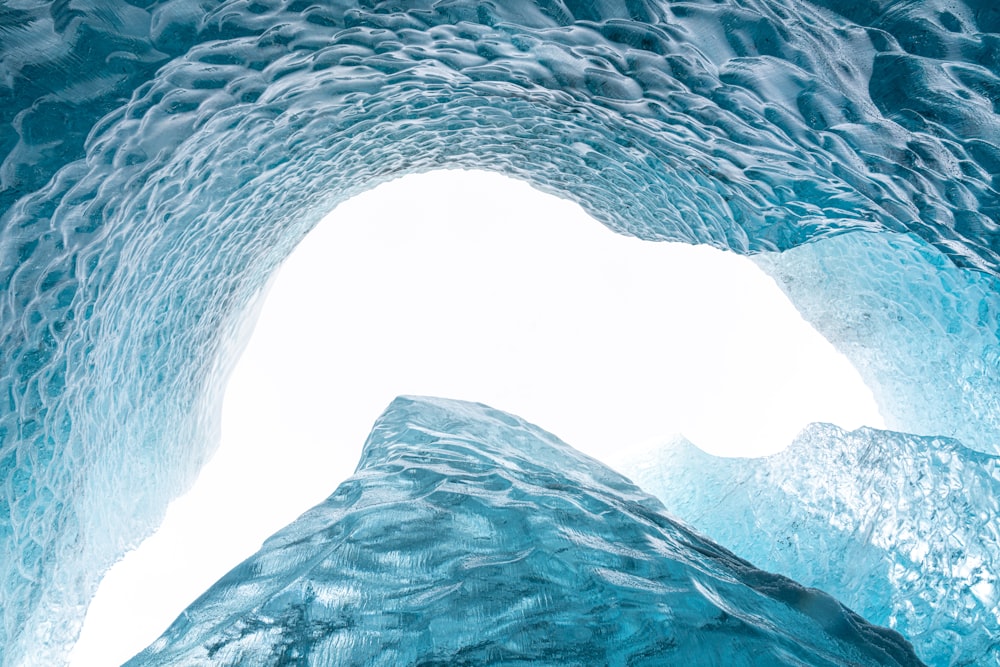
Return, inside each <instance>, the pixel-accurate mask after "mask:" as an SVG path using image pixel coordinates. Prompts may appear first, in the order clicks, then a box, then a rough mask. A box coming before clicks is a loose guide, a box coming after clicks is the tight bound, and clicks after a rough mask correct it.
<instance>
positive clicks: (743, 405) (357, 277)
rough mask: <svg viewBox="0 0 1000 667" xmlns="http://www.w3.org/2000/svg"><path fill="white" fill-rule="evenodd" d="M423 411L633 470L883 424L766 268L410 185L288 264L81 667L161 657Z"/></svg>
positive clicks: (517, 194)
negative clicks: (480, 409)
mask: <svg viewBox="0 0 1000 667" xmlns="http://www.w3.org/2000/svg"><path fill="white" fill-rule="evenodd" d="M473 218H474V219H473ZM403 393H408V394H427V395H442V396H448V397H453V398H460V399H466V400H475V401H482V402H485V403H487V404H491V405H493V406H494V407H497V408H499V409H502V410H507V411H510V412H512V413H516V414H520V415H521V416H523V417H524V418H526V419H528V420H529V421H534V422H535V423H537V424H539V425H541V426H542V427H543V428H546V429H550V430H551V431H552V432H554V433H555V434H556V435H558V436H559V437H560V438H562V439H564V440H565V441H566V442H568V443H569V444H571V445H573V446H574V447H577V448H578V449H580V450H582V451H584V452H586V453H588V454H590V455H591V456H594V457H595V458H598V459H600V460H602V461H605V462H607V463H610V464H611V465H612V466H613V465H614V461H615V456H616V455H621V454H622V452H624V451H626V450H628V449H629V446H631V447H632V448H635V447H648V446H651V445H655V443H656V442H657V441H658V440H661V439H663V438H665V437H669V436H671V435H673V434H675V433H684V434H685V435H686V436H687V437H689V438H690V439H692V440H693V441H694V442H695V443H696V444H698V445H699V446H701V447H702V448H704V449H706V450H707V451H711V452H714V453H718V454H727V455H732V456H739V455H743V456H753V455H761V454H766V453H770V452H774V451H778V450H780V449H782V448H783V447H784V446H786V445H787V444H788V442H789V441H790V440H791V438H792V437H793V436H794V435H795V433H796V432H797V431H798V430H799V429H800V428H801V427H802V426H804V425H805V424H807V423H809V422H812V421H830V422H835V423H838V424H839V425H841V426H843V427H845V428H855V427H857V426H860V425H862V424H865V425H870V426H881V425H882V422H881V417H880V416H879V414H878V411H877V408H876V406H875V402H874V399H873V398H872V395H871V392H870V390H868V388H867V387H865V385H864V383H863V381H862V380H861V378H860V376H859V375H858V374H857V371H855V370H854V368H853V367H852V366H851V364H850V362H848V361H847V359H846V358H845V357H843V355H841V354H839V353H837V352H836V351H835V350H834V349H833V348H832V346H831V345H830V343H828V342H827V341H826V340H825V339H823V338H822V336H820V335H819V334H818V333H817V332H816V331H815V330H814V329H812V327H811V326H809V325H808V324H807V323H806V322H805V321H803V320H802V318H801V316H799V315H798V313H797V311H796V310H795V308H794V306H792V305H791V303H790V302H789V301H788V299H787V298H786V297H785V296H784V295H783V294H782V293H781V291H780V290H779V289H778V287H777V286H776V285H775V283H774V281H773V280H772V279H771V278H769V277H768V276H766V275H765V274H764V273H763V272H761V271H760V269H759V268H757V267H756V266H754V264H753V263H752V262H751V261H750V260H748V259H747V258H745V257H742V256H738V255H735V254H733V253H724V252H722V251H719V250H715V249H713V248H709V247H706V246H688V245H683V244H668V243H650V242H644V241H640V240H638V239H635V238H629V237H625V236H622V235H619V234H615V233H613V232H611V231H610V230H608V229H606V228H605V227H604V226H603V225H601V224H599V223H598V222H596V221H595V220H594V219H593V218H591V217H590V216H589V215H587V214H586V213H585V212H584V211H583V210H582V209H580V208H579V206H577V205H576V204H573V203H571V202H568V201H566V200H562V199H558V198H556V197H554V196H551V195H547V194H544V193H541V192H539V191H538V190H535V189H533V188H531V187H530V186H528V185H527V184H525V183H524V182H521V181H516V180H513V179H510V178H506V177H503V176H500V175H499V174H497V173H493V172H475V171H437V172H429V173H425V174H419V175H412V176H408V177H406V178H403V179H400V180H397V181H392V182H389V183H387V184H383V185H381V186H379V187H378V188H376V189H374V190H371V191H369V192H366V193H363V194H362V195H359V196H356V197H354V198H352V199H351V200H349V201H347V202H345V203H344V204H341V205H340V206H338V208H337V209H336V210H335V211H334V212H333V213H332V214H331V215H330V216H329V217H328V218H327V219H326V220H324V221H323V222H322V223H321V224H320V225H318V226H317V228H316V229H314V230H313V231H312V232H311V233H310V234H309V235H308V236H307V237H306V239H305V240H304V241H303V242H302V243H301V244H300V245H299V247H298V248H297V249H296V250H295V252H294V253H293V254H292V255H291V256H290V258H289V259H288V260H287V261H286V263H285V264H284V265H283V266H282V268H281V270H280V273H279V275H278V277H277V278H276V279H275V280H274V281H272V284H271V286H270V288H269V293H268V295H267V297H266V300H265V301H264V305H263V308H262V311H261V316H260V318H259V320H258V321H257V324H256V330H255V332H254V336H253V337H252V338H251V340H250V342H249V344H248V347H247V349H246V350H245V352H244V354H243V357H242V359H241V362H240V365H239V366H237V368H236V370H235V371H234V373H233V375H232V377H231V379H230V383H229V387H228V389H227V396H226V403H225V407H224V412H223V424H222V429H223V440H222V446H221V448H220V450H219V451H218V452H217V453H216V455H215V457H214V458H213V459H212V461H210V462H209V464H208V465H207V466H206V467H205V468H204V470H203V471H202V473H201V476H200V478H199V481H198V482H197V483H196V485H195V487H194V488H193V489H192V490H191V491H189V492H188V493H187V494H186V495H184V496H182V497H181V498H179V499H177V500H175V501H174V503H173V504H172V505H171V509H170V510H169V511H168V514H167V518H166V520H165V521H164V524H163V526H162V527H161V528H160V530H159V531H158V532H157V533H155V534H154V535H153V536H151V537H150V538H148V539H147V540H146V541H145V542H144V543H143V545H142V547H140V549H138V550H136V551H134V552H132V553H130V554H129V555H128V556H127V557H126V558H125V559H124V560H123V561H121V562H120V564H119V565H118V566H116V567H115V568H114V569H113V570H111V571H110V572H109V573H108V575H106V578H105V583H104V584H102V588H101V589H100V590H99V592H98V595H97V597H96V598H95V599H94V602H93V603H92V605H91V611H90V613H89V615H88V619H87V621H86V623H85V625H84V631H83V634H82V636H81V640H80V642H79V643H78V645H77V648H76V650H75V651H74V654H73V656H72V663H71V664H73V665H75V666H80V665H91V664H111V663H113V662H115V661H117V662H119V663H120V662H122V661H123V660H125V659H127V658H129V657H131V655H133V654H134V653H135V652H136V651H138V650H140V649H142V648H143V647H145V646H146V645H147V644H148V643H149V642H150V641H152V640H153V639H155V638H156V637H157V636H158V635H159V634H160V632H162V630H163V628H164V627H166V625H168V624H169V623H170V622H172V621H173V619H174V618H175V617H176V615H177V614H178V613H179V612H180V611H181V610H182V609H183V608H184V607H185V606H186V605H187V604H188V603H190V601H191V600H192V599H194V597H196V596H197V595H198V594H199V593H201V592H202V591H203V590H205V589H207V588H208V586H210V585H211V584H212V583H213V582H214V581H215V580H216V579H217V578H218V577H220V576H221V575H222V574H224V573H225V572H226V571H227V570H229V569H230V568H231V567H233V566H235V565H236V564H238V563H239V562H240V561H241V560H242V559H243V558H245V557H247V556H249V555H250V554H251V553H253V552H254V551H256V549H257V548H258V547H259V545H260V543H261V541H262V540H263V539H265V538H266V537H267V536H268V535H270V534H271V533H273V532H274V531H276V530H278V529H279V528H281V527H282V526H284V525H285V524H287V523H289V522H290V521H292V520H293V519H294V518H295V517H296V516H298V515H299V514H300V513H301V512H303V511H305V510H306V509H308V508H309V507H311V506H312V505H314V504H315V503H317V502H319V501H321V500H322V499H323V498H325V497H326V496H327V495H328V494H329V493H330V492H332V491H333V489H334V488H335V487H336V486H337V484H338V483H339V482H340V480H342V479H344V478H345V477H347V476H348V475H350V474H351V472H352V470H353V467H354V465H355V464H356V462H357V458H358V455H359V453H360V448H361V445H362V443H363V441H364V438H365V436H366V435H367V433H368V430H369V429H370V427H371V422H372V421H373V420H374V419H375V418H376V417H377V416H378V414H379V412H380V411H381V410H382V409H383V408H384V407H385V405H386V404H387V403H388V402H389V401H390V400H391V399H392V398H393V397H394V396H396V395H398V394H403ZM123 610H127V611H125V612H124V613H123Z"/></svg>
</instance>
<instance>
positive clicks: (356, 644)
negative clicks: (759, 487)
mask: <svg viewBox="0 0 1000 667" xmlns="http://www.w3.org/2000/svg"><path fill="white" fill-rule="evenodd" d="M291 663H295V664H310V665H328V664H352V665H361V664H364V665H416V664H442V665H443V664H449V665H453V664H475V665H485V664H551V665H557V664H560V665H566V664H588V665H597V664H603V665H626V664H628V665H663V664H681V663H683V664H691V665H706V666H708V665H764V664H767V665H802V664H809V665H815V666H819V665H846V664H855V665H918V664H921V663H920V662H919V661H918V660H917V658H916V656H915V655H914V654H913V652H912V649H911V648H910V647H909V645H908V644H906V642H905V641H904V640H903V639H902V637H900V636H899V635H896V634H895V633H893V632H891V631H889V630H885V629H881V628H877V627H874V626H871V625H869V624H868V623H867V622H865V621H864V620H862V619H861V618H860V617H859V616H857V615H856V614H854V613H853V612H851V611H849V610H847V609H845V608H844V607H841V606H840V605H839V604H838V603H837V602H836V601H835V600H833V598H830V597H829V596H827V595H825V594H823V593H821V592H819V591H816V590H811V589H806V588H803V587H802V586H800V585H798V584H796V583H795V582H793V581H791V580H789V579H785V578H784V577H780V576H776V575H772V574H768V573H766V572H762V571H761V570H758V569H756V568H755V567H753V566H752V565H751V564H750V563H747V562H746V561H743V560H740V559H739V558H736V557H735V556H733V555H732V554H731V553H729V552H728V551H726V550H725V549H723V548H721V547H719V546H717V545H715V544H713V543H712V542H710V541H708V540H706V539H705V538H703V537H701V536H700V535H698V534H697V533H695V532H693V531H691V530H690V529H688V528H686V527H685V526H683V525H681V524H679V523H677V522H675V521H674V520H672V519H670V518H669V517H668V516H667V515H666V514H665V513H664V512H663V508H662V505H660V503H659V502H657V501H656V500H655V499H653V498H652V497H650V496H648V495H646V494H644V493H642V492H641V491H640V490H639V489H638V488H636V487H635V486H633V485H632V484H630V483H629V482H628V480H626V479H625V478H624V477H621V476H620V475H618V474H616V473H614V472H613V471H611V470H610V469H608V468H606V467H604V466H603V465H601V464H600V463H598V462H597V461H594V460H593V459H590V458H589V457H586V456H584V455H583V454H580V453H579V452H576V451H575V450H573V449H572V448H570V447H568V446H567V445H565V444H563V443H562V442H560V441H559V440H558V439H557V438H555V437H554V436H552V435H550V434H548V433H546V432H544V431H542V430H540V429H538V428H537V427H535V426H532V425H531V424H528V423H527V422H524V421H522V420H520V419H518V418H517V417H514V416H512V415H509V414H506V413H502V412H498V411H496V410H493V409H491V408H488V407H486V406H483V405H481V404H473V403H461V402H457V401H447V400H443V399H428V398H409V397H407V398H399V399H396V400H395V401H394V402H393V403H392V404H391V405H390V406H389V408H388V409H387V410H386V412H385V413H384V414H383V415H382V416H381V417H380V418H379V420H378V421H377V422H376V423H375V426H374V428H373V429H372V433H371V435H370V436H369V438H368V441H367V442H366V443H365V449H364V452H363V453H362V458H361V463H360V464H359V465H358V469H357V471H356V473H355V475H354V476H353V477H351V478H350V479H348V480H347V481H346V482H344V483H343V484H341V485H340V487H339V488H338V489H337V490H336V492H334V494H333V495H332V496H330V497H329V498H328V499H327V500H326V501H325V502H324V503H322V504H320V505H318V506H317V507H315V508H313V509H312V510H310V511H309V512H307V513H306V514H304V515H303V516H302V517H300V518H299V519H298V520H296V521H295V522H293V523H292V524H291V525H289V526H288V527H287V528H285V529H284V530H282V531H281V532H279V533H278V534H276V535H274V536H273V537H272V538H270V539H269V540H268V541H267V542H266V543H265V544H264V546H263V548H262V549H261V550H260V552H258V553H257V554H256V555H254V556H253V557H251V558H250V559H248V560H247V561H245V562H244V563H243V564H242V565H240V566H239V567H237V568H236V569H234V570H233V571H231V572H230V573H229V574H228V575H226V576H225V577H224V578H223V579H222V580H220V581H219V582H218V583H217V584H216V585H215V586H213V587H212V588H211V589H209V591H208V592H207V593H205V595H203V596H202V597H201V598H200V599H199V600H197V601H196V602H195V603H194V604H192V605H191V606H190V607H189V608H188V609H187V610H185V611H184V612H183V613H182V614H181V616H180V617H179V618H178V619H177V621H176V622H175V623H174V624H173V625H172V626H171V627H170V629H168V630H167V632H166V633H165V634H164V635H163V637H161V638H160V639H158V640H157V641H156V642H154V643H153V644H152V645H151V646H150V647H149V648H148V649H147V650H146V651H145V652H143V653H141V654H139V655H138V656H137V657H136V658H135V659H134V660H132V661H131V662H130V663H128V664H129V665H135V666H136V667H138V666H140V665H142V666H147V665H178V664H199V665H287V664H291Z"/></svg>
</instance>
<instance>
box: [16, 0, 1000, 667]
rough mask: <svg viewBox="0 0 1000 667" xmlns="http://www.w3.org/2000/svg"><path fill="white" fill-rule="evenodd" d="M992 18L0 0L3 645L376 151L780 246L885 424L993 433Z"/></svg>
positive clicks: (788, 6) (212, 394) (556, 5)
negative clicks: (488, 173) (288, 259)
mask: <svg viewBox="0 0 1000 667" xmlns="http://www.w3.org/2000/svg"><path fill="white" fill-rule="evenodd" d="M404 6H405V9H404ZM997 33H1000V7H998V6H997V5H996V4H995V3H994V2H993V0H967V1H966V2H958V1H948V2H945V1H943V0H913V1H910V2H907V1H905V0H903V1H898V2H888V1H884V2H878V1H877V0H875V1H872V2H834V1H833V0H815V1H814V2H807V1H805V0H786V1H782V0H766V1H765V0H745V1H742V2H738V1H730V2H714V1H708V0H705V1H703V2H666V1H665V0H664V1H660V2H653V1H645V2H644V1H642V0H620V1H616V0H606V1H601V0H591V1H586V0H581V1H579V2H572V1H568V0H542V1H540V2H537V3H532V2H517V1H514V0H510V1H507V0H505V1H504V2H499V1H497V2H488V1H475V0H437V1H431V0H408V1H407V2H406V3H395V2H376V1H374V0H363V1H361V2H357V3H351V2H338V1H336V0H327V1H325V2H324V1H317V2H311V1H310V0H289V1H288V2H282V1H265V0H232V1H228V2H212V1H210V0H202V1H201V2H196V1H193V0H172V1H165V2H156V1H155V0H154V1H151V2H150V1H146V0H136V1H135V2H134V3H132V4H129V3H123V2H107V1H103V0H92V1H90V2H88V1H86V0H80V1H77V0H67V1H59V2H54V3H51V4H48V3H41V2H33V1H31V0H13V1H11V2H7V3H6V4H4V5H2V6H0V116H2V120H0V150H2V154H3V156H4V158H3V163H2V166H0V211H2V219H0V225H2V226H0V290H2V300H0V401H2V404H0V405H2V407H0V478H2V479H3V480H4V487H3V490H2V492H0V544H2V552H0V586H2V592H0V595H2V600H3V604H2V609H3V610H2V618H3V622H2V624H0V646H2V647H3V660H2V662H3V664H5V665H15V664H28V663H38V664H53V663H54V662H58V661H59V660H60V659H61V656H62V655H63V654H64V653H65V651H66V649H67V647H68V645H69V644H71V643H72V641H73V639H74V637H75V635H76V632H77V631H78V628H79V623H80V620H81V617H82V613H83V609H84V607H85V605H86V602H87V600H88V599H89V597H90V596H91V594H92V593H93V590H94V589H95V587H96V583H97V580H98V578H99V576H100V574H101V573H102V572H103V571H104V569H105V568H106V567H107V566H108V565H109V564H110V563H111V562H113V561H114V560H115V559H116V558H117V557H118V555H119V554H121V553H122V552H123V550H125V549H126V548H128V547H129V546H130V545H133V544H135V543H136V541H137V540H138V539H140V538H141V537H142V536H144V535H145V534H147V533H148V532H149V531H150V530H151V529H152V527H153V526H154V525H155V524H156V522H157V521H158V519H159V517H160V516H161V515H162V512H163V510H164V508H165V505H166V503H167V502H168V501H169V499H170V498H172V497H173V496H175V495H176V494H177V493H179V492H180V491H181V490H183V489H184V488H185V487H186V486H187V485H188V484H189V483H190V482H191V480H192V478H193V476H194V475H195V474H196V472H197V470H198V468H199V466H200V465H201V463H202V462H203V461H204V460H205V458H206V457H207V456H208V455H209V454H210V453H211V451H212V449H213V447H214V444H215V430H216V419H217V414H218V399H219V395H220V391H221V387H222V385H223V383H224V380H225V374H226V371H227V369H228V368H229V366H230V364H231V360H232V355H233V349H234V345H233V343H232V341H233V340H234V339H235V338H237V337H238V336H237V332H238V331H239V330H240V329H241V327H242V326H243V320H244V314H245V312H246V311H247V308H248V306H249V304H250V303H251V302H252V301H253V299H254V298H255V295H256V294H257V293H258V291H259V289H260V287H261V285H262V284H263V283H264V281H266V279H267V277H268V276H269V275H270V273H271V271H272V270H273V269H274V267H275V266H276V265H277V264H278V263H279V262H280V261H281V260H282V259H283V258H284V257H285V256H287V254H288V253H289V252H290V251H291V249H292V248H293V247H294V246H295V244H296V243H297V242H298V241H299V240H300V239H301V238H302V236H303V235H304V234H306V233H307V232H308V230H309V229H310V227H311V226H312V225H313V224H314V223H315V222H316V221H317V220H318V219H319V217H320V216H322V215H323V214H324V213H326V212H328V211H329V210H330V209H331V208H332V207H334V206H335V205H336V204H337V203H338V202H341V201H343V200H345V199H346V198H348V197H350V196H352V195H353V194H355V193H357V192H359V191H362V190H364V189H367V188H370V187H372V186H373V185H375V184H377V183H379V182H381V181H384V180H386V179H390V178H395V177H398V176H400V175H403V174H406V173H412V172H418V171H426V170H429V169H435V168H439V167H445V166H450V167H463V166H466V167H475V168H486V169H493V170H497V171H500V172H503V173H505V174H508V175H511V176H516V177H518V178H522V179H525V180H527V181H529V182H531V183H532V184H534V185H535V186H537V187H539V188H541V189H543V190H546V191H548V192H552V193H555V194H557V195H560V196H563V197H567V198H570V199H573V200H575V201H578V202H579V203H580V204H582V205H583V206H584V208H585V209H586V210H588V211H589V212H590V213H591V214H592V215H594V217H596V218H598V219H599V220H601V221H603V222H604V223H605V224H607V225H608V226H609V227H610V228H612V229H614V230H616V231H619V232H621V233H624V234H632V235H635V236H638V237H641V238H644V239H649V240H663V239H669V240H680V241H686V242H690V243H708V244H712V245H715V246H717V247H722V248H729V249H732V250H734V251H737V252H741V253H757V252H764V251H782V250H789V252H786V253H783V254H767V255H765V256H762V257H761V259H760V261H761V263H762V264H763V265H765V266H766V268H767V269H768V270H769V271H770V272H771V273H772V274H773V275H775V276H776V277H777V278H778V279H779V280H780V281H781V283H782V284H783V285H784V287H785V289H786V290H787V291H788V292H789V294H790V295H791V296H792V298H793V300H794V302H795V303H796V305H797V306H798V307H799V308H800V310H801V311H802V312H803V313H804V314H805V315H806V316H807V317H808V318H809V319H811V320H812V321H813V322H814V323H815V324H816V326H817V327H818V328H819V329H820V331H821V332H822V333H824V334H825V335H826V336H827V337H828V338H829V339H830V340H831V341H832V342H833V343H834V344H836V345H837V346H838V347H839V348H840V349H841V350H842V351H844V352H845V353H846V354H847V355H848V356H849V357H850V358H851V359H852V360H853V361H854V363H855V364H856V365H857V366H858V367H859V369H860V370H861V371H862V373H863V374H864V375H865V377H866V380H867V381H868V382H869V383H870V384H871V386H872V388H873V390H874V392H875V395H876V399H877V400H878V401H879V402H880V406H881V408H882V410H883V412H884V413H885V415H886V417H887V421H888V422H889V423H890V425H891V426H892V427H894V428H897V429H899V430H906V431H911V432H916V433H925V434H930V435H946V436H950V437H956V438H958V439H960V440H961V441H962V442H964V443H965V444H966V445H968V446H971V447H973V448H976V449H980V450H982V451H987V452H997V451H1000V447H998V446H997V443H998V442H1000V439H998V437H997V436H998V432H1000V409H998V407H1000V406H998V391H997V383H996V380H995V369H996V367H997V360H998V356H1000V345H998V340H997V335H998V334H997V326H998V316H1000V301H998V299H1000V297H998V289H997V276H998V275H1000V255H998V251H1000V243H998V241H997V239H998V226H997V225H998V218H1000V193H998V189H1000V146H998V144H1000V116H998V113H997V111H998V105H1000V78H998V72H1000V34H997ZM845 232H853V233H850V234H845ZM807 242H810V243H808V244H807ZM804 244H805V245H804Z"/></svg>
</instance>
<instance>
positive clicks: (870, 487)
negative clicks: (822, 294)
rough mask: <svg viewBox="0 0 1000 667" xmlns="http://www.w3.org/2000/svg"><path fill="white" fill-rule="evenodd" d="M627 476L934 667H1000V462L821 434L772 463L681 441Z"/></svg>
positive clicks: (828, 429)
mask: <svg viewBox="0 0 1000 667" xmlns="http://www.w3.org/2000/svg"><path fill="white" fill-rule="evenodd" d="M621 469H622V470H624V471H626V473H627V474H628V475H629V476H630V477H631V478H632V479H633V480H634V481H635V482H636V483H637V484H639V485H641V486H642V488H643V489H645V490H646V491H648V492H649V493H652V494H653V495H655V496H657V497H658V498H659V499H660V500H662V501H663V503H664V504H665V505H666V507H667V508H668V511H670V512H671V514H673V515H674V516H677V517H678V518H680V519H682V520H684V521H688V522H690V523H691V524H693V525H695V526H697V527H698V529H699V530H701V531H704V533H705V534H706V535H709V536H710V537H711V538H712V539H714V540H718V541H719V542H720V543H722V544H725V545H727V546H728V547H729V548H731V549H733V551H735V552H736V553H737V554H739V555H740V556H742V557H744V558H747V559H749V560H751V561H753V562H754V563H758V564H760V565H762V566H765V567H769V568H772V569H774V570H775V571H777V572H780V573H782V574H784V575H786V576H789V577H792V578H794V579H795V580H796V581H799V582H800V583H802V584H804V585H807V586H815V587H817V588H821V589H822V590H824V591H827V592H829V593H831V594H832V595H834V596H836V597H837V598H838V599H839V600H841V601H842V602H843V603H844V604H846V605H848V606H850V607H851V608H852V609H854V610H856V611H857V612H858V613H860V614H862V615H863V616H865V618H867V619H869V620H871V621H873V622H875V623H881V624H883V625H887V626H889V627H892V628H895V629H897V630H899V631H900V632H902V633H903V634H904V635H906V637H907V638H908V639H910V640H911V641H912V642H913V644H914V646H915V648H916V649H917V652H918V653H919V654H920V656H921V658H923V659H924V660H925V661H927V662H928V663H929V664H932V665H1000V578H998V576H1000V575H998V572H1000V506H998V502H997V498H1000V458H998V457H997V456H991V455H987V454H982V453H979V452H975V451H972V450H969V449H967V448H965V447H963V446H962V445H961V444H960V443H958V442H956V441H953V440H946V439H943V438H920V437H916V436H911V435H906V434H902V433H893V432H891V431H877V430H874V429H859V430H857V431H852V432H845V431H843V430H841V429H839V428H837V427H836V426H832V425H829V424H813V425H811V426H810V427H808V428H807V429H806V430H804V431H803V432H802V433H801V434H800V435H799V437H798V438H796V440H795V442H794V443H793V444H792V446H791V447H790V448H789V449H787V450H785V451H783V452H781V453H779V454H774V455H771V456H768V457H763V458H755V459H730V458H718V457H715V456H712V455H710V454H706V453H705V452H703V451H701V450H700V449H698V448H697V447H695V446H694V445H692V444H691V443H689V442H687V441H686V440H683V439H678V440H675V441H674V442H672V443H670V444H669V445H666V446H664V447H663V448H661V449H657V450H653V451H649V452H646V453H644V454H642V455H639V456H635V457H633V458H632V459H631V460H630V461H628V462H627V463H624V464H622V466H621Z"/></svg>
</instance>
